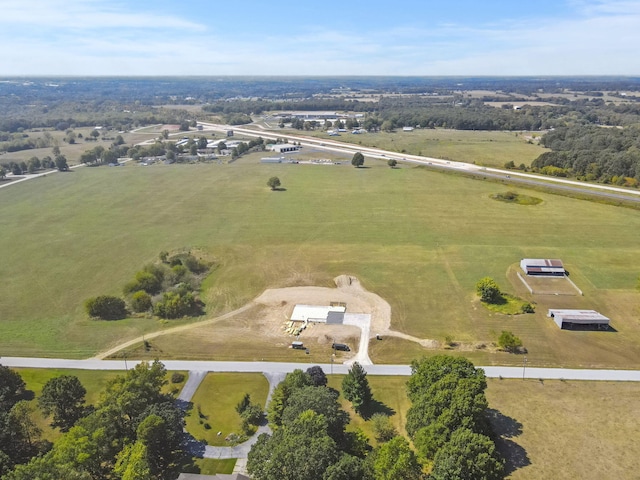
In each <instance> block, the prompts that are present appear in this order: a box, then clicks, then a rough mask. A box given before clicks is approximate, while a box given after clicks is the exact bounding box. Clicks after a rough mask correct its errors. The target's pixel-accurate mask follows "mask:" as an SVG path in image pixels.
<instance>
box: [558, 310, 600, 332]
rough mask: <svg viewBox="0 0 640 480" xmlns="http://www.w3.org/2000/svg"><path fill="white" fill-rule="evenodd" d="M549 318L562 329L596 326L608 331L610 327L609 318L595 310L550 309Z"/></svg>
mask: <svg viewBox="0 0 640 480" xmlns="http://www.w3.org/2000/svg"><path fill="white" fill-rule="evenodd" d="M547 317H550V318H553V321H554V322H556V325H558V327H560V328H566V329H571V328H580V327H585V326H595V327H597V328H601V329H603V330H606V329H607V328H608V327H609V318H607V317H605V316H604V315H602V314H601V313H598V312H596V311H595V310H568V309H555V308H550V309H549V312H548V313H547Z"/></svg>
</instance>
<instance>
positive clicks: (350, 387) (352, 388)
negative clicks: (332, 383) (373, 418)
mask: <svg viewBox="0 0 640 480" xmlns="http://www.w3.org/2000/svg"><path fill="white" fill-rule="evenodd" d="M342 394H343V395H344V398H346V399H347V400H349V401H350V402H351V404H352V405H353V408H354V410H355V411H356V412H358V413H359V414H360V415H362V411H363V410H366V408H367V407H368V406H369V404H370V403H371V388H370V387H369V380H367V372H365V370H364V368H362V365H360V364H359V363H358V362H353V365H352V366H351V368H350V369H349V373H348V374H347V375H346V376H345V377H344V379H343V380H342Z"/></svg>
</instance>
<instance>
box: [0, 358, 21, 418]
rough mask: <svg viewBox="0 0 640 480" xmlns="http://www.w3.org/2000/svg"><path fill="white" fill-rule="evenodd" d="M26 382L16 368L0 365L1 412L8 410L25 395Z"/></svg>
mask: <svg viewBox="0 0 640 480" xmlns="http://www.w3.org/2000/svg"><path fill="white" fill-rule="evenodd" d="M24 391H25V383H24V380H22V377H21V376H20V374H19V373H18V372H16V371H15V370H11V369H10V368H9V367H5V366H4V365H0V412H8V411H9V410H11V407H13V406H14V405H15V404H16V403H18V401H20V399H21V398H22V396H23V395H24Z"/></svg>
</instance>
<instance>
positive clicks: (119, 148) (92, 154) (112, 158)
mask: <svg viewBox="0 0 640 480" xmlns="http://www.w3.org/2000/svg"><path fill="white" fill-rule="evenodd" d="M128 153H129V148H127V146H126V145H124V139H123V138H122V136H121V135H118V137H116V140H115V141H114V142H113V144H112V145H111V146H110V147H109V148H104V147H103V146H102V145H98V146H96V147H94V148H92V149H90V150H86V151H85V152H84V153H83V154H82V155H80V161H81V162H82V163H84V164H87V165H107V164H109V163H117V162H118V158H120V157H125V156H127V154H128Z"/></svg>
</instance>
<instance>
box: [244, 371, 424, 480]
mask: <svg viewBox="0 0 640 480" xmlns="http://www.w3.org/2000/svg"><path fill="white" fill-rule="evenodd" d="M326 385H327V378H326V375H325V374H324V372H323V371H322V369H321V368H320V367H318V366H315V367H311V368H309V369H308V370H307V371H306V372H303V371H302V370H296V371H294V372H293V373H290V374H288V375H287V377H286V378H285V380H284V381H283V382H281V383H280V384H279V385H278V387H276V389H275V390H274V393H273V396H272V400H271V403H270V404H269V407H268V414H267V416H268V419H269V422H270V424H271V427H272V429H273V434H272V435H266V434H262V435H261V436H260V437H259V438H258V441H257V443H256V444H255V445H254V446H253V448H252V449H251V451H250V452H249V458H248V463H247V468H248V470H249V472H250V474H251V475H252V478H254V479H256V480H287V479H291V480H294V479H298V478H304V479H307V480H396V479H399V478H402V479H408V480H414V479H415V480H418V479H422V478H424V475H423V473H422V466H421V464H420V462H419V461H418V458H417V457H416V455H415V454H414V452H413V450H412V449H411V447H410V445H409V442H408V441H407V440H406V439H405V438H404V437H401V436H398V435H397V432H396V431H395V429H394V428H393V427H390V426H389V421H388V417H386V416H385V415H382V414H377V417H376V418H379V421H378V422H377V423H379V427H378V428H376V431H380V432H383V433H382V434H381V435H379V436H378V440H379V442H380V444H379V446H378V447H377V448H375V449H372V448H371V446H370V445H369V441H368V439H367V438H366V436H365V435H364V434H363V433H362V432H361V431H360V430H356V431H351V432H347V431H346V430H345V427H346V425H347V423H348V422H349V415H348V413H347V412H345V411H344V410H342V409H341V408H340V404H339V403H338V401H337V399H338V396H339V393H338V392H337V391H336V390H334V389H332V388H329V387H327V386H326ZM342 388H343V393H344V395H345V397H348V398H349V399H350V401H351V402H352V404H353V405H354V408H357V410H359V411H360V412H361V414H362V411H363V410H364V409H365V408H366V406H368V403H369V401H371V391H370V389H369V385H368V382H367V381H366V373H365V372H364V370H363V369H362V367H361V366H360V365H357V364H354V365H353V367H352V368H351V369H350V371H349V374H348V375H347V376H346V377H345V378H344V380H343V384H342ZM372 420H373V417H372Z"/></svg>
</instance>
